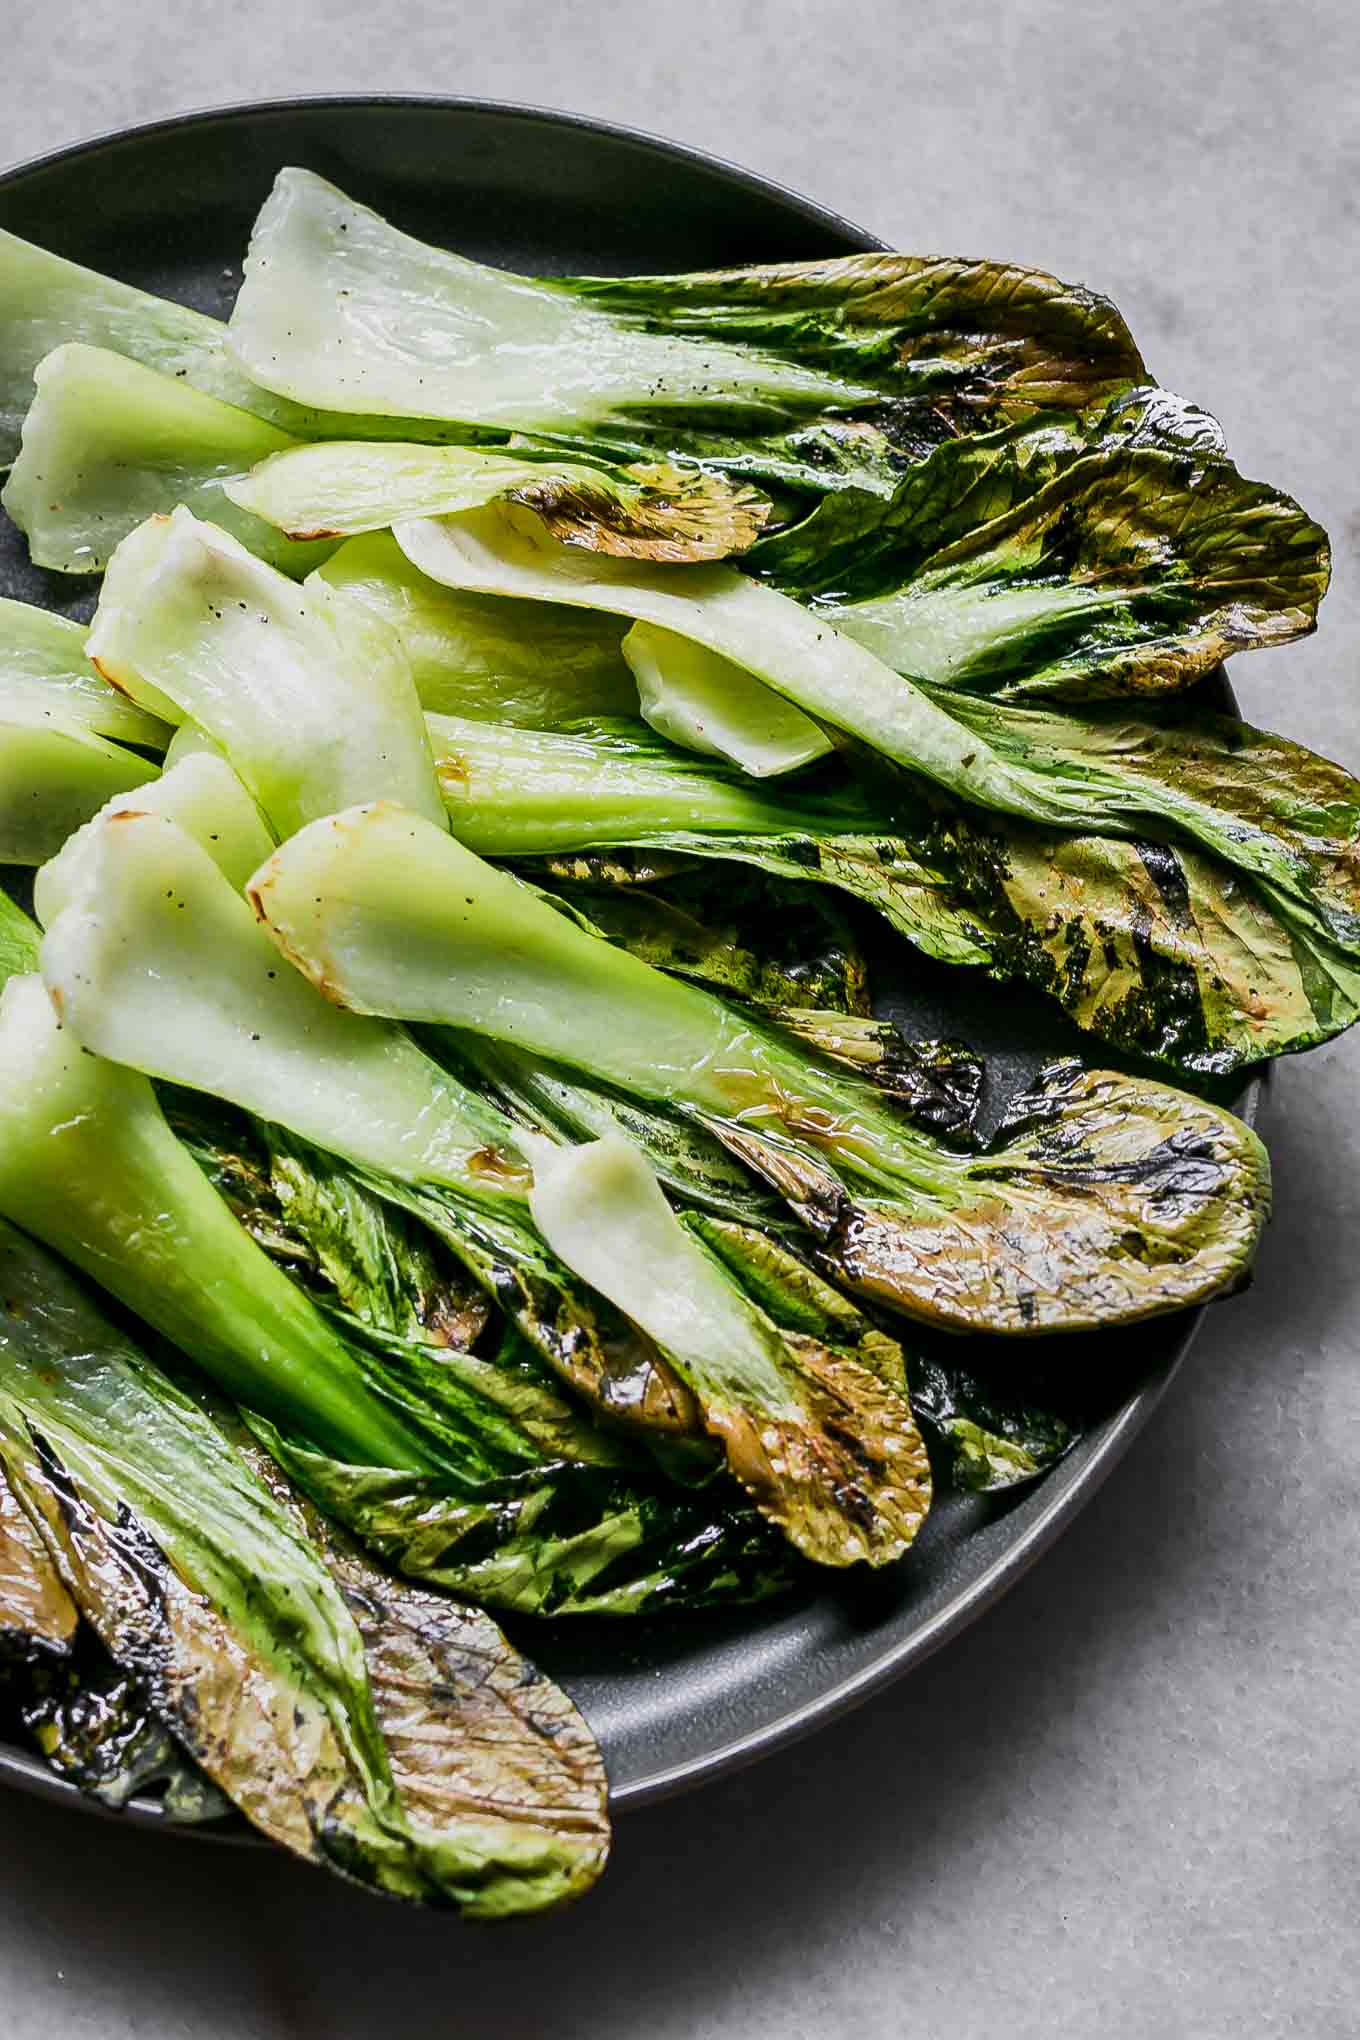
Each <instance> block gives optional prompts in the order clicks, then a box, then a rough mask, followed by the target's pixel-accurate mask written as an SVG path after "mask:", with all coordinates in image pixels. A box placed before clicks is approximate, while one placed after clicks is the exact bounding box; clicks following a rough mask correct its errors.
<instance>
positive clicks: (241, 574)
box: [87, 508, 443, 835]
mask: <svg viewBox="0 0 1360 2040" xmlns="http://www.w3.org/2000/svg"><path fill="white" fill-rule="evenodd" d="M87 649H88V651H89V655H90V657H91V658H92V659H93V660H94V662H95V664H96V665H97V666H98V668H99V670H100V672H101V673H103V674H104V676H105V677H106V678H107V679H109V680H110V681H112V682H113V684H114V685H115V686H116V687H118V688H119V689H120V690H121V691H122V692H123V693H125V694H127V695H128V696H129V697H130V698H131V699H132V700H134V701H137V702H139V703H141V705H142V706H143V707H145V708H148V709H149V710H150V711H151V712H152V713H153V714H158V715H162V716H164V717H165V719H166V720H167V721H169V722H172V723H181V722H186V721H187V722H191V723H194V724H196V725H197V726H198V727H199V728H200V729H202V730H203V731H205V732H206V733H207V735H208V736H210V737H211V738H213V739H214V740H215V741H216V742H217V743H219V744H220V745H221V746H222V748H223V749H224V750H225V751H226V752H227V754H228V755H229V756H230V758H231V760H232V764H233V765H234V767H235V769H236V770H237V771H238V772H239V774H240V775H241V777H242V779H243V780H244V781H245V783H246V785H247V786H248V787H249V789H250V791H251V793H252V794H253V795H254V797H255V799H256V800H257V801H258V802H259V805H260V807H261V809H262V810H263V811H264V813H265V815H266V817H267V818H268V820H269V821H270V822H271V824H272V825H273V827H274V829H275V830H276V832H277V833H278V834H280V835H288V834H289V833H290V832H291V831H292V830H293V829H295V828H297V827H298V826H299V824H300V823H302V822H303V821H306V820H309V819H310V818H311V817H313V816H315V815H317V814H320V813H325V812H328V811H329V808H330V807H331V806H333V805H334V803H335V801H336V800H337V799H343V798H345V797H346V795H348V796H349V797H351V798H352V797H353V796H354V794H355V792H356V790H357V789H359V788H364V789H366V791H365V795H364V797H365V798H370V797H372V795H373V793H374V792H375V791H376V790H377V789H379V788H381V789H384V790H385V791H386V792H387V793H388V794H389V795H390V796H391V797H392V798H394V799H397V800H400V801H402V802H403V803H404V804H405V805H406V806H408V807H411V808H414V809H416V810H417V811H418V812H420V813H422V814H426V815H428V816H430V818H431V819H436V818H438V819H440V820H442V814H443V810H442V808H441V806H440V802H439V792H438V788H437V787H436V785H435V780H434V771H433V766H432V764H431V760H430V748H429V742H428V739H427V737H426V734H425V725H424V722H423V720H422V717H421V713H420V704H419V702H418V701H417V699H416V692H415V687H414V684H413V682H412V679H411V670H410V666H409V664H408V662H407V659H406V655H405V653H404V652H403V650H402V648H401V645H400V643H399V642H398V640H397V639H396V638H395V636H394V635H393V633H392V632H391V631H390V630H389V629H388V628H387V626H386V624H384V623H383V622H382V621H381V620H380V619H379V618H378V617H376V616H374V615H373V613H372V612H371V611H370V610H369V609H367V608H364V607H363V606H361V605H360V604H358V603H356V602H353V601H351V600H350V599H349V597H347V596H346V595H343V594H341V593H340V592H339V591H338V590H336V589H334V588H332V587H330V586H329V585H328V584H327V583H325V582H320V581H318V582H314V583H312V584H310V585H309V586H308V587H307V588H306V589H305V590H303V589H300V588H298V587H296V586H295V585H294V584H293V582H291V581H290V580H288V579H287V577H286V576H285V575H283V574H280V573H278V572H277V571H276V570H275V569H274V568H272V567H269V566H266V565H265V564H264V562H263V561H261V560H257V559H255V558H254V557H253V555H252V554H251V553H250V552H248V551H247V550H246V548H245V547H244V546H243V545H241V544H240V543H239V542H238V541H237V540H236V539H234V538H232V537H231V536H230V534H229V533H227V532H225V531H221V530H219V529H218V528H217V526H216V525H213V524H206V523H204V522H202V521H201V520H200V519H198V518H196V517H194V516H193V514H192V513H191V512H190V511H189V510H187V509H183V508H181V509H178V510H176V511H175V512H174V513H173V515H171V516H170V517H168V518H163V517H153V518H148V519H147V521H146V522H145V523H144V524H141V525H139V526H138V528H137V530H136V531H134V532H133V533H132V534H131V535H130V536H129V537H127V538H125V539H124V540H123V542H122V544H121V545H120V546H119V547H118V549H117V551H116V552H115V554H114V556H113V559H112V560H111V561H110V563H109V571H108V573H107V575H106V576H105V579H104V586H103V589H102V591H101V593H100V598H99V606H98V608H97V610H96V611H95V618H94V623H93V625H92V627H91V631H90V636H89V640H88V646H87Z"/></svg>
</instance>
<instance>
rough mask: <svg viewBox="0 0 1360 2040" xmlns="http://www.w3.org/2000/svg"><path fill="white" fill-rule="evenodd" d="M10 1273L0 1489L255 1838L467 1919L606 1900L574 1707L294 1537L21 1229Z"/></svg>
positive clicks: (331, 1542)
mask: <svg viewBox="0 0 1360 2040" xmlns="http://www.w3.org/2000/svg"><path fill="white" fill-rule="evenodd" d="M0 1267H2V1268H3V1272H4V1282H5V1296H6V1299H7V1309H6V1314H5V1317H4V1321H3V1324H2V1325H0V1460H2V1461H3V1464H4V1469H5V1472H6V1475H7V1477H8V1479H9V1481H10V1483H11V1484H12V1486H13V1488H14V1490H15V1492H16V1493H17V1495H18V1496H19V1497H20V1499H21V1501H22V1503H23V1505H24V1509H25V1511H26V1513H27V1514H28V1516H29V1518H30V1520H31V1521H32V1522H33V1523H34V1524H36V1526H37V1528H38V1530H39V1532H40V1534H41V1537H42V1541H43V1544H44V1546H45V1547H46V1549H47V1551H48V1552H50V1554H51V1556H52V1559H53V1561H54V1563H55V1565H56V1566H57V1568H58V1570H59V1572H60V1574H61V1577H62V1580H63V1582H64V1584H65V1585H66V1587H67V1589H68V1591H69V1592H70V1594H71V1595H72V1596H73V1598H74V1599H75V1601H76V1602H77V1604H78V1605H79V1606H80V1608H81V1610H82V1612H83V1613H84V1615H85V1616H86V1618H87V1619H88V1620H89V1621H90V1623H91V1624H92V1626H93V1627H94V1628H95V1630H96V1631H97V1633H98V1634H99V1636H100V1637H101V1639H102V1641H103V1642H104V1643H105V1645H106V1646H107V1648H108V1650H109V1651H110V1653H111V1655H112V1656H113V1657H114V1659H115V1661H116V1662H117V1663H118V1664H120V1665H121V1666H123V1667H125V1668H126V1669H127V1670H129V1671H131V1672H133V1673H134V1674H135V1675H136V1676H137V1677H138V1678H139V1679H140V1680H141V1681H142V1682H143V1684H144V1685H145V1688H146V1690H147V1693H148V1695H149V1697H150V1699H151V1702H152V1704H153V1706H154V1708H155V1710H156V1712H157V1713H158V1714H159V1715H160V1716H161V1718H162V1719H163V1720H164V1721H165V1722H166V1723H167V1724H168V1725H169V1726H170V1727H171V1728H172V1729H173V1731H174V1733H175V1735H176V1736H177V1737H178V1738H179V1740H180V1741H182V1742H183V1744H184V1745H185V1747H186V1748H187V1749H188V1750H189V1751H190V1752H191V1753H192V1755H193V1756H194V1757H195V1758H196V1759H197V1761H198V1762H199V1763H200V1764H201V1765H202V1766H203V1767H204V1769H205V1770H206V1771H207V1772H208V1774H209V1775H210V1776H211V1777H212V1778H214V1779H215V1781H216V1782H217V1783H218V1784H219V1785H220V1786H221V1787H222V1788H223V1790H224V1791H225V1792H226V1793H227V1794H228V1796H229V1797H230V1798H231V1799H232V1800H233V1801H234V1802H235V1803H236V1804H237V1805H238V1806H239V1807H240V1808H241V1810H242V1811H243V1812H244V1813H245V1814H246V1815H247V1817H248V1818H249V1819H250V1820H251V1821H252V1822H253V1823H254V1824H255V1825H256V1826H257V1827H258V1828H260V1829H261V1830H262V1831H263V1832H264V1833H265V1834H268V1835H270V1836H271V1837H272V1838H273V1839H275V1840H276V1841H280V1842H282V1843H283V1844H284V1845H285V1846H286V1847H289V1848H291V1849H293V1850H294V1851H295V1852H296V1853H298V1854H299V1855H302V1856H304V1857H307V1858H309V1859H311V1860H313V1861H315V1862H318V1863H321V1864H325V1865H327V1866H328V1867H330V1868H332V1869H334V1870H338V1871H340V1872H342V1873H343V1874H345V1875H347V1876H349V1877H353V1878H357V1879H359V1880H360V1881H362V1882H364V1883H367V1884H371V1885H373V1886H375V1887H376V1888H377V1889H379V1890H383V1891H386V1892H389V1893H391V1894H392V1895H394V1896H398V1897H403V1898H408V1899H417V1900H424V1901H426V1902H436V1903H439V1902H442V1903H444V1904H448V1903H457V1904H459V1905H461V1906H463V1907H464V1908H465V1909H466V1910H467V1911H468V1912H470V1913H472V1914H475V1915H482V1916H496V1915H503V1914H508V1913H514V1912H523V1911H531V1910H537V1909H539V1908H541V1907H543V1906H545V1905H551V1904H553V1903H556V1902H558V1901H560V1900H562V1899H564V1898H569V1897H571V1896H573V1895H575V1894H576V1893H578V1892H580V1891H581V1890H583V1889H585V1888H586V1887H587V1886H588V1885H590V1884H591V1883H592V1882H593V1881H594V1879H595V1877H596V1876H597V1875H598V1874H599V1871H600V1869H601V1868H602V1866H603V1862H604V1857H605V1853H606V1849H607V1835H608V1830H607V1825H606V1819H605V1812H604V1793H605V1781H604V1773H603V1767H602V1765H601V1763H600V1759H599V1754H598V1752H597V1751H596V1749H595V1747H594V1744H593V1742H592V1740H591V1738H590V1735H589V1732H588V1730H587V1729H586V1727H585V1724H584V1723H583V1722H582V1721H581V1719H580V1717H579V1716H578V1715H577V1714H576V1712H575V1710H574V1709H573V1708H572V1706H571V1704H570V1702H569V1701H568V1700H567V1699H566V1698H565V1696H564V1695H563V1694H561V1693H559V1692H557V1691H556V1690H555V1689H554V1688H552V1687H551V1686H549V1685H548V1684H547V1682H546V1681H545V1680H542V1679H541V1678H538V1677H536V1675H534V1674H533V1673H532V1672H531V1671H530V1670H529V1668H528V1667H527V1666H526V1665H525V1664H524V1663H523V1661H522V1660H521V1659H520V1658H519V1657H518V1655H517V1653H515V1652H514V1651H513V1650H512V1649H511V1647H510V1645H509V1644H508V1643H507V1642H506V1640H505V1639H504V1637H502V1636H501V1634H500V1632H499V1631H498V1630H497V1629H496V1627H495V1625H494V1624H493V1623H492V1622H491V1621H490V1620H489V1618H487V1617H486V1616H485V1615H482V1614H479V1613H477V1612H475V1611H473V1610H470V1609H466V1608H460V1607H457V1606H455V1605H454V1604H452V1603H450V1602H448V1601H444V1600H436V1599H434V1598H433V1597H432V1596H429V1595H426V1594H420V1593H417V1592H414V1591H412V1590H411V1589H410V1588H407V1587H405V1586H402V1585H399V1584H397V1583H395V1582H393V1581H391V1580H390V1579H387V1578H385V1577H384V1576H383V1575H382V1574H380V1573H378V1572H377V1571H376V1570H375V1569H374V1568H373V1567H372V1566H370V1565H368V1564H367V1563H366V1562H365V1561H363V1560H362V1559H360V1558H359V1557H358V1555H357V1554H356V1553H354V1552H353V1551H352V1550H350V1549H349V1547H347V1546H346V1545H345V1544H344V1543H343V1542H342V1541H341V1540H339V1539H337V1538H336V1536H335V1534H334V1533H323V1532H321V1527H320V1526H319V1525H316V1524H314V1523H308V1524H307V1525H306V1526H305V1527H306V1530H308V1531H310V1532H311V1535H307V1534H304V1526H303V1525H302V1524H301V1523H300V1522H299V1521H298V1520H297V1518H296V1516H295V1513H294V1508H293V1506H292V1505H291V1503H290V1501H289V1500H285V1499H282V1498H281V1496H280V1494H279V1493H278V1492H275V1493H271V1492H270V1489H269V1488H268V1487H266V1486H265V1485H264V1484H262V1482H261V1481H260V1480H259V1479H258V1478H257V1477H256V1476H255V1474H254V1473H252V1472H251V1470H250V1469H249V1467H248V1466H247V1465H246V1464H245V1463H244V1461H243V1460H242V1458H241V1457H240V1455H239V1454H238V1453H237V1452H236V1451H235V1450H234V1449H233V1448H232V1446H231V1444H230V1443H229V1441H228V1439H227V1438H226V1437H224V1436H223V1434H222V1432H221V1431H220V1430H219V1429H218V1428H217V1426H216V1424H215V1423H214V1422H213V1420H212V1418H211V1416H210V1415H209V1414H208V1413H207V1412H206V1411H205V1410H203V1409H202V1408H200V1406H199V1405H198V1404H196V1403H195V1402H194V1401H192V1400H191V1399H190V1398H189V1397H188V1396H186V1395H185V1394H184V1393H182V1392H181V1391H180V1390H179V1389H177V1388H175V1387H174V1386H173V1385H172V1384H171V1383H170V1381H168V1380H167V1379H166V1377H165V1376H164V1375H162V1374H160V1373H158V1372H157V1370H155V1369H154V1368H152V1367H151V1366H150V1365H149V1364H148V1363H147V1361H146V1360H145V1359H144V1358H143V1357H142V1356H141V1354H139V1353H138V1352H137V1351H136V1350H135V1348H133V1347H132V1346H131V1345H130V1344H129V1342H128V1341H127V1340H126V1338H124V1337H123V1336H122V1335H121V1334H119V1333H117V1332H115V1331H114V1330H113V1328H112V1327H111V1326H110V1325H108V1324H107V1323H106V1322H105V1321H104V1320H102V1319H101V1318H100V1317H99V1315H98V1313H97V1312H96V1311H95V1310H94V1309H93V1308H92V1307H91V1305H90V1304H89V1303H88V1301H87V1300H86V1298H85V1297H84V1295H83V1294H82V1293H81V1291H80V1290H79V1289H78V1288H77V1286H76V1284H75V1283H74V1282H73V1281H72V1280H71V1278H70V1277H69V1276H68V1275H67V1274H66V1273H65V1272H64V1271H62V1270H61V1269H59V1268H58V1266H57V1265H56V1264H55V1263H54V1262H53V1261H52V1260H51V1259H49V1258H48V1256H46V1255H45V1254H43V1253H42V1252H41V1251H40V1250H39V1249H38V1248H36V1247H34V1246H33V1245H31V1244H30V1243H29V1242H28V1241H27V1240H25V1239H24V1238H23V1237H22V1235H20V1234H19V1233H17V1232H15V1231H14V1230H13V1229H12V1228H10V1227H9V1226H2V1227H0ZM318 1538H320V1539H321V1540H322V1541H321V1550H318V1548H317V1545H318ZM323 1553H324V1557H323Z"/></svg>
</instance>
